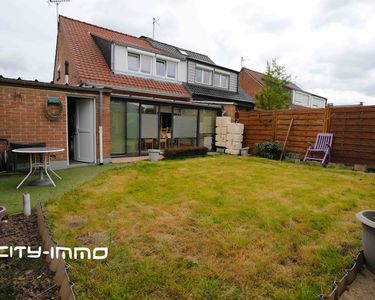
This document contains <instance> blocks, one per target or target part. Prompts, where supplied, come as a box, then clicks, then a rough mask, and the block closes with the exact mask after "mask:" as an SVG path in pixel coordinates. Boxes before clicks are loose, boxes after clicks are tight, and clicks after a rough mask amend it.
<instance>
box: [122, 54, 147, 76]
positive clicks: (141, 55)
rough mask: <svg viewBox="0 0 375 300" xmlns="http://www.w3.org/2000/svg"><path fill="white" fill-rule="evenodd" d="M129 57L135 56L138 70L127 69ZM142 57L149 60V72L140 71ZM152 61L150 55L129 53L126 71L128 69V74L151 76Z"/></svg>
mask: <svg viewBox="0 0 375 300" xmlns="http://www.w3.org/2000/svg"><path fill="white" fill-rule="evenodd" d="M129 56H137V57H138V58H139V63H138V70H131V69H130V68H129ZM144 57H148V58H150V72H144V71H142V60H143V59H144ZM152 61H153V58H152V56H150V55H146V54H141V53H134V52H130V51H129V52H128V55H127V62H126V63H127V69H128V71H129V72H133V73H140V74H148V75H152Z"/></svg>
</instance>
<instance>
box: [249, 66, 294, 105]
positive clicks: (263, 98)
mask: <svg viewBox="0 0 375 300" xmlns="http://www.w3.org/2000/svg"><path fill="white" fill-rule="evenodd" d="M289 79H290V75H288V74H287V73H286V70H285V66H283V65H279V64H278V63H277V60H276V59H273V60H272V62H271V63H269V61H267V71H266V73H265V74H264V83H265V85H264V87H263V89H262V91H261V92H259V93H258V94H257V95H256V104H255V106H256V107H257V108H261V109H265V110H272V109H282V108H288V107H289V104H290V102H291V99H292V97H291V93H290V92H289V91H287V89H286V85H287V84H288V83H289V82H290V81H289Z"/></svg>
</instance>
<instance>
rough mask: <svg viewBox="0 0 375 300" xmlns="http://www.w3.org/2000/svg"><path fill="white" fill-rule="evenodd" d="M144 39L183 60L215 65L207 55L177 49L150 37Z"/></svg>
mask: <svg viewBox="0 0 375 300" xmlns="http://www.w3.org/2000/svg"><path fill="white" fill-rule="evenodd" d="M143 38H144V39H146V40H147V41H149V42H150V43H151V45H152V46H154V47H155V48H158V49H160V50H164V51H167V52H168V53H170V54H173V55H176V56H177V57H179V58H181V59H186V58H190V59H194V60H198V61H201V62H204V63H208V64H211V65H215V63H214V61H213V60H212V59H211V58H209V57H208V56H207V55H205V54H201V53H197V52H193V51H190V50H186V49H184V48H180V47H177V46H173V45H170V44H166V43H163V42H159V41H156V40H153V39H152V38H149V37H143ZM180 50H182V51H184V52H186V53H187V55H184V54H182V53H181V52H180Z"/></svg>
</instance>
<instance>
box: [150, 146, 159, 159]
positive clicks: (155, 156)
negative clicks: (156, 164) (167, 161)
mask: <svg viewBox="0 0 375 300" xmlns="http://www.w3.org/2000/svg"><path fill="white" fill-rule="evenodd" d="M159 155H160V150H159V149H148V158H149V160H150V161H158V160H159Z"/></svg>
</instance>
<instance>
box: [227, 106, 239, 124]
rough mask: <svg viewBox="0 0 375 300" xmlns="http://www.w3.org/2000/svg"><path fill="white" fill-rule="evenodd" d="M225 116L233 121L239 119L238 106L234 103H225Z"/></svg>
mask: <svg viewBox="0 0 375 300" xmlns="http://www.w3.org/2000/svg"><path fill="white" fill-rule="evenodd" d="M224 110H225V116H227V117H230V118H231V122H235V121H236V118H237V119H238V116H237V115H238V113H237V114H236V112H237V108H236V107H235V106H234V105H229V104H224Z"/></svg>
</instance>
